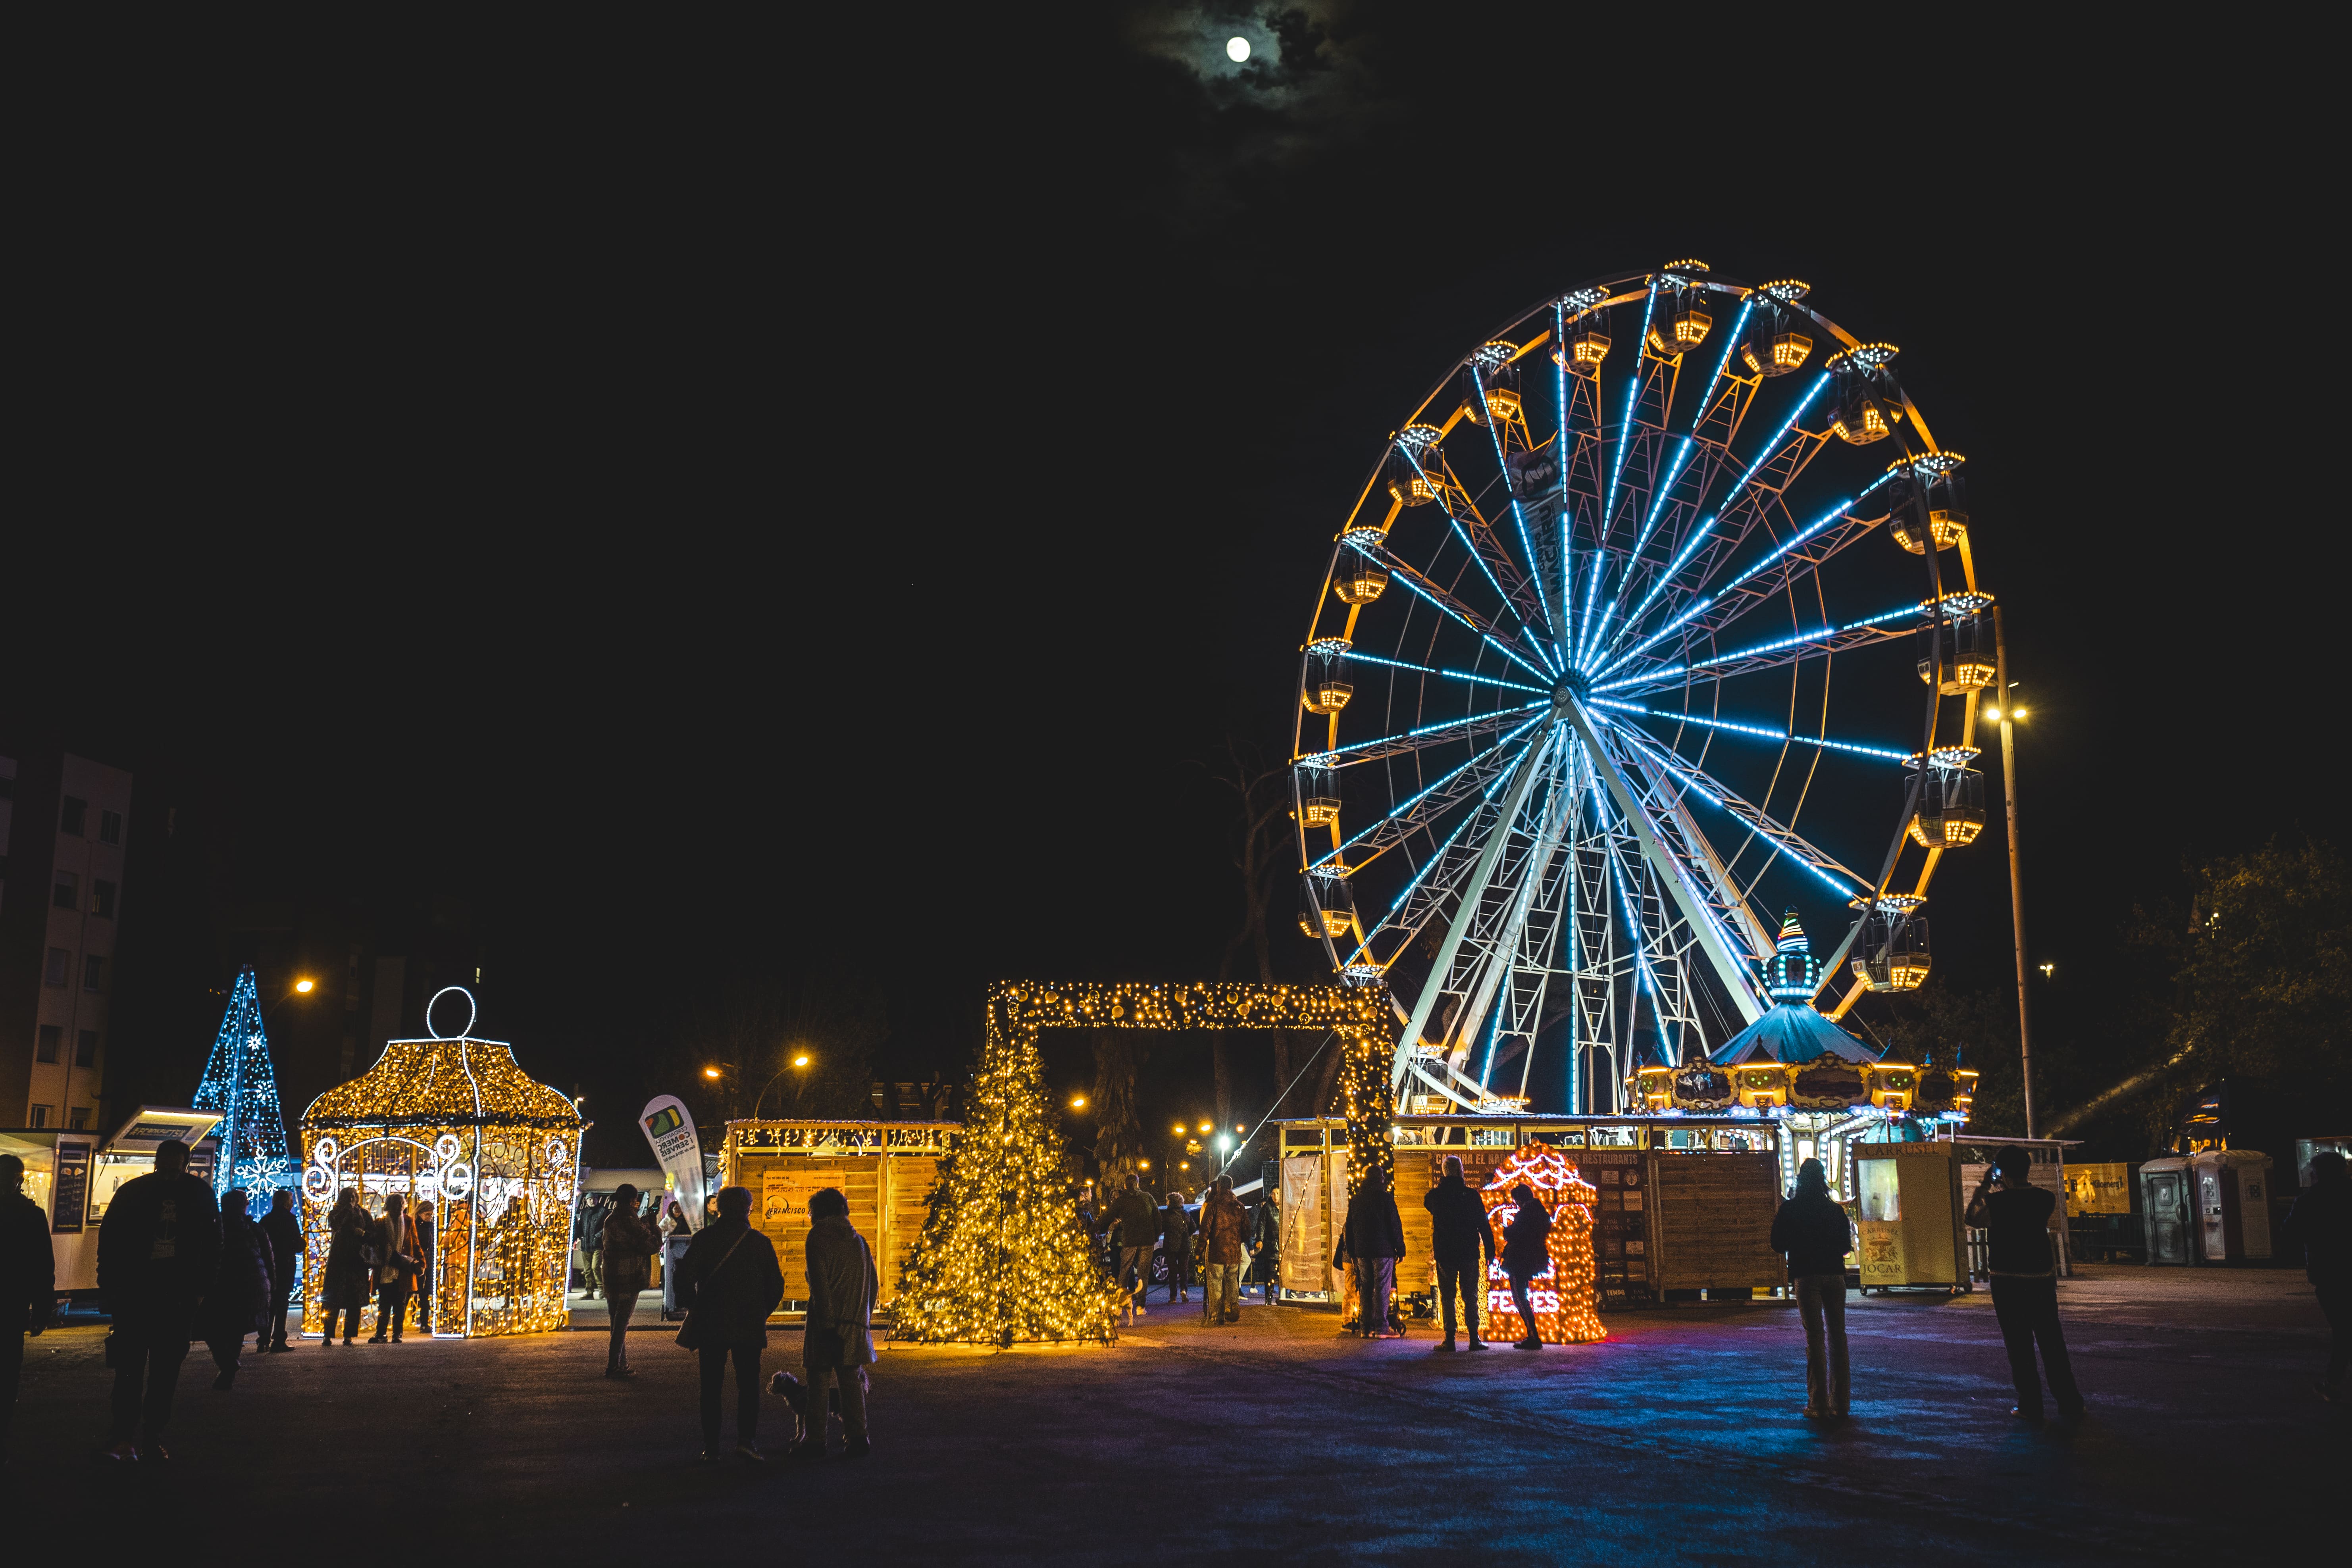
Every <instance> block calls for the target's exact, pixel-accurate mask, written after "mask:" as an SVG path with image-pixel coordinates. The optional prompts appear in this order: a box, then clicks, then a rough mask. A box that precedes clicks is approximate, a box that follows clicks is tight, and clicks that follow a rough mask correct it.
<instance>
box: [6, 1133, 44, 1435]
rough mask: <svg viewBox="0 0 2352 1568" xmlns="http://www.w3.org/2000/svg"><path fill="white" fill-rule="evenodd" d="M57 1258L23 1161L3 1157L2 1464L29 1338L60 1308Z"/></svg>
mask: <svg viewBox="0 0 2352 1568" xmlns="http://www.w3.org/2000/svg"><path fill="white" fill-rule="evenodd" d="M57 1294H58V1268H57V1255H56V1254H55V1253H54V1252H52V1251H51V1250H50V1247H49V1222H48V1219H47V1216H45V1215H43V1214H42V1213H41V1205H38V1204H37V1203H35V1202H34V1201H33V1200H32V1199H30V1198H28V1197H26V1195H25V1162H24V1161H22V1160H19V1159H18V1158H16V1155H14V1154H0V1463H5V1461H6V1459H7V1458H8V1426H9V1423H10V1422H11V1421H12V1420H13V1419H14V1418H15V1415H16V1384H17V1382H18V1380H19V1379H20V1378H21V1377H22V1376H23V1374H24V1371H25V1336H26V1335H27V1334H31V1335H34V1336H36V1337H38V1336H39V1334H40V1333H41V1331H43V1330H45V1329H47V1327H48V1326H49V1319H50V1317H51V1315H52V1314H53V1313H54V1312H55V1311H56V1310H57V1305H56V1304H57Z"/></svg>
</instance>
